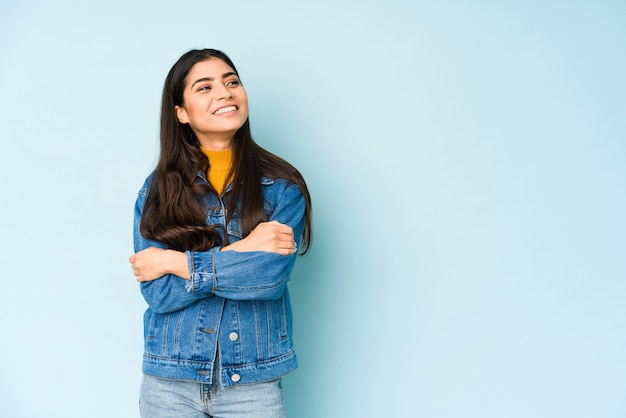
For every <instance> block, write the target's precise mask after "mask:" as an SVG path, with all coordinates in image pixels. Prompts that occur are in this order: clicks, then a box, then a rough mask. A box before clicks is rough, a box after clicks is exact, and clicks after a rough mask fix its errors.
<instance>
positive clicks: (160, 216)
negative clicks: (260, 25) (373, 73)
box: [129, 49, 311, 418]
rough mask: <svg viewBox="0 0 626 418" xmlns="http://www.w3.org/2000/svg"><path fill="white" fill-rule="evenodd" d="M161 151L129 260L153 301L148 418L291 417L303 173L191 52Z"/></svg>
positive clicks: (167, 102) (305, 234)
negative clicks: (254, 129) (258, 132)
mask: <svg viewBox="0 0 626 418" xmlns="http://www.w3.org/2000/svg"><path fill="white" fill-rule="evenodd" d="M160 136H161V153H160V158H159V162H158V164H157V167H156V169H155V170H154V172H153V173H152V174H151V176H150V177H148V179H147V180H146V182H145V184H144V186H143V187H142V188H141V190H140V192H139V196H138V198H137V203H136V205H135V223H134V225H135V226H134V243H135V252H136V254H134V255H132V256H131V257H130V259H129V261H130V263H131V265H132V268H133V271H134V274H135V276H136V278H137V280H138V281H139V282H141V292H142V294H143V296H144V298H145V300H146V302H147V303H148V306H149V307H148V309H147V311H146V313H145V315H144V339H145V352H144V358H143V372H144V376H143V380H142V387H141V395H140V410H141V415H142V416H143V417H151V418H154V417H195V416H207V415H209V416H216V417H217V416H220V417H247V416H250V417H252V416H254V417H281V416H284V415H285V412H284V406H283V395H282V388H281V377H282V376H284V375H285V374H287V373H289V372H291V371H293V370H294V369H296V367H297V358H296V354H295V351H294V346H293V341H292V329H291V327H292V320H291V306H290V302H289V294H288V291H287V281H288V279H289V275H290V274H291V271H292V269H293V265H294V262H295V259H296V254H297V252H298V250H297V248H298V246H297V244H296V243H298V242H300V243H301V245H300V247H301V254H305V253H306V252H307V251H308V249H309V246H310V243H311V199H310V195H309V192H308V189H307V186H306V184H305V181H304V179H303V178H302V175H301V174H300V173H299V172H298V171H297V170H296V169H295V168H294V167H293V166H291V165H290V164H289V163H287V162H286V161H284V160H282V159H280V158H279V157H277V156H275V155H273V154H271V153H270V152H268V151H266V150H264V149H263V148H261V147H260V146H258V145H257V144H256V143H255V142H254V141H253V139H252V136H251V134H250V124H249V120H248V99H247V96H246V92H245V90H244V88H243V86H242V84H241V81H240V80H239V75H238V73H237V70H236V69H235V66H234V64H233V63H232V62H231V60H230V59H229V58H228V57H227V56H226V55H225V54H224V53H222V52H220V51H217V50H213V49H204V50H192V51H189V52H187V53H186V54H184V55H183V56H182V57H181V58H180V59H179V60H178V61H177V62H176V64H174V66H173V67H172V69H171V70H170V72H169V74H168V76H167V78H166V80H165V86H164V89H163V97H162V108H161V133H160Z"/></svg>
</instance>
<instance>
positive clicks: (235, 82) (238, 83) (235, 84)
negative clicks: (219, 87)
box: [226, 79, 241, 87]
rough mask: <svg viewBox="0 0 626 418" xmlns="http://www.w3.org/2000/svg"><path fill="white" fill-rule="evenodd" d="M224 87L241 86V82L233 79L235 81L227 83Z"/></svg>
mask: <svg viewBox="0 0 626 418" xmlns="http://www.w3.org/2000/svg"><path fill="white" fill-rule="evenodd" d="M226 85H227V86H229V87H230V86H239V85H241V82H240V81H239V80H237V79H235V80H230V81H227V82H226Z"/></svg>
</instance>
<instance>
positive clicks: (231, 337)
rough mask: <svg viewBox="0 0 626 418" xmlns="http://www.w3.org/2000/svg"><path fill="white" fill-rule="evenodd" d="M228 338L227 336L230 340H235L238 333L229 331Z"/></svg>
mask: <svg viewBox="0 0 626 418" xmlns="http://www.w3.org/2000/svg"><path fill="white" fill-rule="evenodd" d="M228 338H229V339H230V340H231V341H237V338H239V335H237V333H236V332H231V333H230V334H228Z"/></svg>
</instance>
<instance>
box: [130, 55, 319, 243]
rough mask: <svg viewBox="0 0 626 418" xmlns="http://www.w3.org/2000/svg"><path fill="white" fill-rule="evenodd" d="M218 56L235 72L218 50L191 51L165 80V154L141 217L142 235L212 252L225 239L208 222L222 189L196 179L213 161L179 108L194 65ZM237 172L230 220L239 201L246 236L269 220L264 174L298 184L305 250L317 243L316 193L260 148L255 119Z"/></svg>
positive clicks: (236, 157) (239, 149)
mask: <svg viewBox="0 0 626 418" xmlns="http://www.w3.org/2000/svg"><path fill="white" fill-rule="evenodd" d="M211 58H218V59H221V60H222V61H224V62H225V63H226V64H228V65H229V66H230V67H231V68H232V69H233V71H234V72H235V73H236V74H237V76H239V74H238V73H237V69H236V68H235V65H234V64H233V62H232V61H231V60H230V58H228V57H227V56H226V54H224V53H223V52H221V51H218V50H215V49H202V50H191V51H189V52H187V53H185V54H184V55H183V56H182V57H180V59H179V60H178V61H177V62H176V63H175V64H174V66H173V67H172V68H171V70H170V72H169V73H168V75H167V78H166V79H165V85H164V87H163V97H162V102H161V153H160V157H159V162H158V164H157V166H156V168H155V170H154V173H153V177H152V181H151V183H150V188H149V191H148V196H147V198H146V202H145V205H144V211H143V216H142V218H141V224H140V230H141V234H142V235H143V236H144V237H146V238H148V239H151V240H155V241H159V242H162V243H164V244H165V245H167V246H168V247H169V248H172V249H176V250H179V251H185V250H192V251H206V250H208V249H209V248H212V247H215V246H217V245H222V244H224V245H225V244H228V234H227V233H226V232H224V237H225V240H226V241H225V242H224V243H223V242H222V239H221V236H220V234H219V232H218V230H217V229H216V226H213V225H207V222H206V216H207V212H206V211H207V209H208V208H206V207H205V205H204V204H203V202H206V199H205V197H206V193H216V192H215V190H214V189H213V187H212V186H211V185H208V184H202V183H197V182H196V176H197V174H198V173H199V172H206V171H207V170H208V169H209V160H208V158H207V157H206V155H205V154H204V153H203V152H202V150H201V149H200V143H199V141H198V138H197V137H196V135H195V133H194V132H193V131H192V129H191V127H190V126H189V125H188V124H183V123H180V122H179V120H178V117H177V116H176V111H175V108H176V106H183V105H184V103H183V91H184V88H185V85H186V78H187V75H188V74H189V71H191V68H192V67H193V66H194V65H195V64H197V63H198V62H202V61H206V60H209V59H211ZM232 148H233V166H232V170H231V171H232V172H233V174H234V179H233V189H232V192H231V193H232V198H231V199H230V200H229V201H228V203H227V219H226V222H227V223H228V221H229V220H230V215H231V214H232V213H233V212H234V210H235V208H236V205H237V201H240V203H241V205H240V208H239V211H240V217H241V229H242V234H243V237H246V236H247V235H248V234H250V232H251V231H252V230H253V229H254V228H255V227H256V226H257V225H258V224H259V223H261V222H264V221H266V213H265V209H264V206H263V192H262V189H261V188H262V186H261V176H262V175H263V176H267V177H271V178H282V179H286V180H289V181H291V182H292V183H295V184H296V185H297V186H298V187H299V188H300V191H301V192H302V194H303V195H304V199H305V202H306V208H305V212H304V217H305V219H304V221H305V225H304V234H303V237H302V243H301V245H300V254H301V255H304V254H306V253H307V252H308V250H309V249H310V246H311V239H312V230H311V227H312V225H311V196H310V194H309V190H308V188H307V186H306V183H305V181H304V178H303V177H302V175H301V174H300V172H299V171H298V170H297V169H296V168H295V167H293V166H292V165H291V164H289V163H288V162H287V161H285V160H283V159H282V158H280V157H278V156H276V155H274V154H272V153H271V152H269V151H267V150H265V149H263V148H262V147H260V146H259V145H258V144H257V143H256V142H254V140H253V139H252V134H251V133H250V121H249V119H248V120H246V122H245V123H244V124H243V126H242V127H241V128H239V130H238V131H237V132H236V133H235V136H234V138H233V145H232Z"/></svg>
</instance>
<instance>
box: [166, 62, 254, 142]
mask: <svg viewBox="0 0 626 418" xmlns="http://www.w3.org/2000/svg"><path fill="white" fill-rule="evenodd" d="M176 116H177V117H178V120H179V122H180V123H184V124H189V126H190V127H191V129H192V130H193V131H194V133H195V134H196V136H197V137H198V140H199V141H200V145H202V147H203V148H206V149H210V150H224V149H228V148H230V147H231V142H232V139H233V136H234V135H235V132H237V130H238V129H239V128H241V126H242V125H243V124H244V123H245V122H246V120H247V119H248V96H247V95H246V91H245V90H244V88H243V86H242V85H241V82H240V81H239V77H237V74H235V71H234V70H233V69H232V68H231V67H230V66H229V65H228V64H226V63H225V62H224V61H222V60H221V59H219V58H210V59H208V60H206V61H201V62H198V63H196V64H195V65H194V66H193V67H191V70H190V71H189V74H188V75H187V78H186V79H185V90H184V92H183V105H181V106H176Z"/></svg>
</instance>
